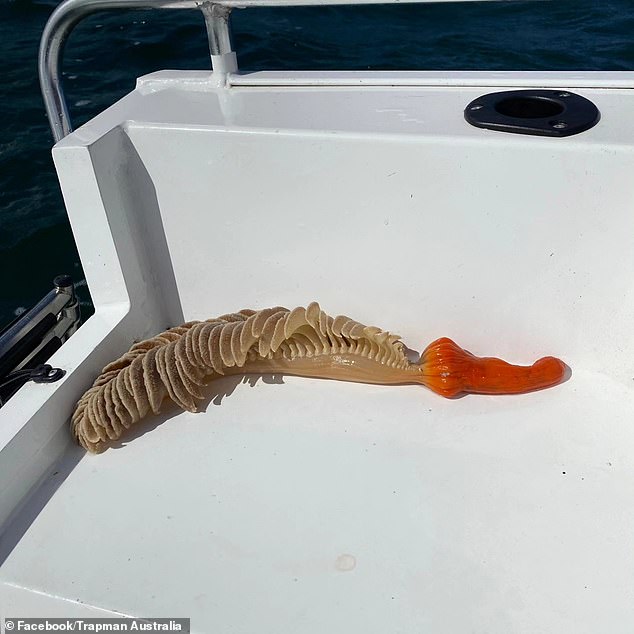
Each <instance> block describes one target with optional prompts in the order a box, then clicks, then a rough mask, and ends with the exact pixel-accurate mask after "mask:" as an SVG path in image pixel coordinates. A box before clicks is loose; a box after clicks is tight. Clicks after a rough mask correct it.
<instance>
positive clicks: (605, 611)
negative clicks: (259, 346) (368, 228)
mask: <svg viewBox="0 0 634 634" xmlns="http://www.w3.org/2000/svg"><path fill="white" fill-rule="evenodd" d="M270 383H271V382H270V381H266V380H262V378H259V379H258V380H257V381H255V384H254V385H253V384H252V385H248V384H240V379H239V378H235V379H223V380H221V381H219V382H218V383H217V385H215V386H213V388H214V390H213V391H214V392H217V396H216V397H215V398H214V399H213V400H212V401H211V402H209V403H208V404H207V407H206V411H205V412H204V413H199V414H189V413H177V412H176V411H174V410H172V411H170V412H168V413H166V415H165V416H161V417H159V418H158V419H157V420H155V421H151V422H149V423H148V424H147V425H142V426H141V427H140V429H139V430H138V433H137V434H133V436H135V437H133V439H131V440H129V441H128V442H126V443H124V444H122V446H121V447H120V448H115V449H111V450H109V451H107V452H106V453H104V454H102V455H99V456H89V455H82V452H81V451H80V450H74V449H73V450H69V451H68V453H67V454H66V456H65V459H64V460H63V461H62V463H61V464H60V465H59V467H58V469H59V470H58V471H57V472H56V473H55V474H54V475H51V476H50V478H49V479H48V481H47V482H46V483H45V485H44V490H47V491H48V493H50V495H51V497H50V499H49V500H46V499H45V498H43V499H42V500H41V501H40V502H41V503H43V502H44V501H46V504H45V505H44V506H43V508H41V509H38V514H37V517H36V518H35V519H34V521H33V523H32V524H31V526H30V527H29V528H28V530H27V531H26V534H25V535H24V536H23V537H22V539H21V540H20V542H19V544H18V545H17V546H16V547H15V548H14V549H13V551H12V552H11V554H10V555H9V557H8V559H7V560H6V562H5V564H4V566H3V567H2V571H1V578H2V582H3V583H4V584H5V591H7V592H9V594H8V596H9V598H10V600H11V601H12V602H13V613H20V612H26V611H27V606H28V610H31V605H32V603H31V597H30V593H32V592H36V593H41V594H42V595H45V596H47V597H50V601H43V602H42V603H41V605H42V607H41V610H42V615H48V616H51V615H52V611H53V613H57V612H58V613H59V615H60V616H63V615H64V614H66V615H67V614H68V610H69V605H68V603H67V602H71V603H73V605H72V611H73V613H74V614H78V615H81V614H84V615H88V614H90V615H93V616H94V615H95V614H99V613H100V611H101V610H104V611H108V612H109V613H117V614H118V613H123V614H126V615H135V616H143V615H146V614H157V613H160V614H162V615H171V616H189V617H190V618H191V623H192V631H194V632H200V633H208V632H229V631H231V632H244V633H247V632H256V631H257V632H263V633H264V632H270V633H271V634H272V633H274V632H290V631H300V632H304V633H312V632H314V633H318V632H325V631H333V632H335V631H336V632H341V631H364V632H377V633H378V632H386V631H387V632H396V631H402V632H413V631H434V632H456V631H467V630H473V631H502V629H503V628H502V629H501V628H500V624H501V623H502V624H505V627H507V628H508V629H507V631H515V632H538V631H562V632H563V631H571V630H572V629H574V630H575V631H576V632H588V633H590V632H597V631H606V630H607V631H610V632H625V631H626V630H627V627H626V624H627V623H631V622H632V619H634V607H632V602H631V601H629V597H631V596H632V592H634V560H632V558H631V557H629V556H628V554H627V553H628V552H629V553H631V552H632V547H633V546H634V544H633V543H632V542H633V540H634V537H633V536H632V531H631V530H630V529H631V526H632V524H633V523H634V509H633V508H632V505H631V504H630V500H631V499H632V497H633V496H634V478H632V475H633V473H634V458H633V457H632V452H631V451H630V450H629V448H630V447H631V446H632V445H633V444H634V428H633V426H632V423H631V421H632V420H634V400H633V399H632V395H631V388H630V387H629V386H626V385H619V384H616V383H614V382H613V381H610V380H609V379H608V378H606V377H602V376H600V375H597V374H584V372H583V371H581V372H579V373H575V374H574V375H573V377H572V379H571V380H570V381H568V382H567V383H565V384H563V385H561V386H559V387H557V388H554V389H552V390H548V391H544V392H541V393H535V394H529V395H523V396H518V397H509V398H491V397H484V396H469V397H465V398H462V399H459V400H445V399H442V398H440V397H438V396H436V395H434V394H432V393H431V392H429V391H427V390H425V389H424V388H420V387H416V386H411V387H410V386H405V387H393V388H385V387H376V386H367V385H356V384H345V383H337V382H332V381H311V380H307V379H301V378H294V377H285V378H284V379H283V381H279V380H273V381H272V384H270ZM220 401H221V404H220ZM47 495H48V494H47ZM62 598H63V600H62ZM29 614H30V615H33V614H32V612H30V613H29Z"/></svg>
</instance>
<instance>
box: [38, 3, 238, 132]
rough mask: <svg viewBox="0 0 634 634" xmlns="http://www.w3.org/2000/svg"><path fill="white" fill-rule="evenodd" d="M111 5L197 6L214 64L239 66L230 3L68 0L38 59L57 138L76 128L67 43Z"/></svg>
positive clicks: (47, 29) (227, 67)
mask: <svg viewBox="0 0 634 634" xmlns="http://www.w3.org/2000/svg"><path fill="white" fill-rule="evenodd" d="M112 9H198V10H200V11H202V13H203V16H204V18H205V24H206V26H207V36H208V39H209V53H210V55H211V61H212V68H214V70H216V71H218V72H227V71H232V70H236V69H237V65H236V63H235V54H234V53H233V52H232V50H231V35H230V31H229V13H230V11H231V8H230V7H228V6H225V5H223V4H218V3H211V2H197V1H196V0H65V2H62V3H61V4H60V5H59V6H58V7H57V8H56V9H55V11H53V13H52V14H51V17H50V18H49V20H48V22H47V23H46V27H45V28H44V32H43V34H42V39H41V41H40V53H39V60H38V71H39V76H40V88H41V90H42V97H43V98H44V106H45V108H46V114H47V115H48V120H49V124H50V126H51V131H52V133H53V137H54V139H55V141H56V142H57V141H59V140H60V139H63V138H64V137H65V136H66V135H68V134H70V133H71V132H72V130H73V128H72V124H71V119H70V114H69V112H68V106H67V105H66V98H65V95H64V88H63V86H62V70H61V64H62V55H63V51H64V45H65V43H66V41H67V39H68V36H69V35H70V33H71V31H72V30H73V29H74V28H75V26H77V24H78V23H79V22H81V21H82V20H83V19H85V18H86V17H88V16H89V15H92V14H93V13H97V12H99V11H107V10H112Z"/></svg>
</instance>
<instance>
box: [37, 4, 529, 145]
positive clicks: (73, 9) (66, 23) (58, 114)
mask: <svg viewBox="0 0 634 634" xmlns="http://www.w3.org/2000/svg"><path fill="white" fill-rule="evenodd" d="M458 1H465V0H64V1H63V2H62V3H61V4H60V5H59V6H58V7H57V8H56V9H55V11H53V13H52V14H51V17H50V18H49V20H48V22H47V24H46V27H45V28H44V32H43V34H42V39H41V41H40V53H39V64H38V70H39V75H40V87H41V90H42V96H43V98H44V105H45V107H46V113H47V115H48V120H49V124H50V126H51V131H52V132H53V137H54V138H55V141H56V142H57V141H59V140H60V139H63V138H64V137H65V136H66V135H68V134H70V132H72V129H73V128H72V124H71V120H70V115H69V113H68V107H67V105H66V98H65V96H64V89H63V86H62V81H61V78H62V73H61V63H62V54H63V51H64V44H65V43H66V40H67V39H68V36H69V35H70V33H71V31H72V30H73V28H75V26H76V25H77V24H78V23H79V22H81V21H82V20H83V19H84V18H86V17H88V16H90V15H92V14H93V13H97V12H99V11H107V10H112V9H198V10H199V11H201V12H202V14H203V16H204V18H205V25H206V27H207V36H208V39H209V53H210V56H211V64H212V69H213V71H214V73H217V74H218V75H219V78H222V75H223V74H225V75H226V73H229V72H235V71H236V70H237V62H236V56H235V53H234V52H233V50H232V46H231V33H230V27H229V14H230V12H231V9H232V8H234V7H235V8H246V7H281V6H307V5H341V4H392V3H400V4H405V3H423V2H458ZM466 1H474V2H483V1H488V0H466ZM494 1H500V0H494ZM534 1H540V0H534Z"/></svg>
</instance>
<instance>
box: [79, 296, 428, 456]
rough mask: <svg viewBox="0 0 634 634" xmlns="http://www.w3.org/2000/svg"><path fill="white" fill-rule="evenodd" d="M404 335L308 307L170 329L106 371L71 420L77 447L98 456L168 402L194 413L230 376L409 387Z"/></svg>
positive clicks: (134, 348) (240, 314) (243, 313)
mask: <svg viewBox="0 0 634 634" xmlns="http://www.w3.org/2000/svg"><path fill="white" fill-rule="evenodd" d="M417 368H418V366H414V365H412V364H410V362H409V361H408V359H407V357H406V356H405V352H404V346H403V344H402V342H401V341H400V338H399V337H398V335H394V334H391V333H389V332H385V331H382V330H381V329H380V328H376V327H372V326H365V325H363V324H361V323H359V322H357V321H355V320H353V319H350V318H349V317H345V316H339V317H336V318H333V317H330V316H329V315H327V314H326V313H325V312H324V311H322V310H321V308H320V307H319V305H318V304H317V303H316V302H313V303H311V304H310V305H309V306H308V307H307V308H303V307H298V308H295V309H294V310H288V309H286V308H282V307H279V306H277V307H274V308H267V309H264V310H260V311H253V310H242V311H240V312H238V313H231V314H228V315H223V316H222V317H218V318H217V319H211V320H208V321H203V322H189V323H186V324H183V325H182V326H178V327H176V328H171V329H169V330H167V331H166V332H163V333H161V334H159V335H157V336H156V337H153V338H152V339H149V340H147V341H143V342H140V343H137V344H135V345H133V346H132V348H131V349H130V350H129V351H128V352H127V353H126V354H124V355H123V356H122V357H121V358H120V359H118V360H117V361H114V362H113V363H111V364H109V365H108V366H106V367H105V368H104V369H103V371H102V373H101V375H100V376H99V377H98V378H97V379H96V381H95V382H94V384H93V386H92V387H91V388H90V389H89V390H88V391H87V392H86V393H85V394H84V395H83V396H82V398H81V399H80V400H79V402H78V403H77V406H76V409H75V411H74V413H73V415H72V419H71V428H72V432H73V434H74V436H75V438H76V439H77V440H78V442H79V443H80V444H81V445H82V446H83V447H85V448H86V449H87V450H89V451H91V452H95V453H97V452H99V451H102V450H103V449H105V448H106V447H107V446H108V443H110V442H112V441H115V440H117V439H119V438H120V437H121V436H122V435H123V433H124V432H125V430H126V429H128V428H129V427H130V426H131V425H133V424H134V423H136V422H138V421H139V420H141V419H142V418H143V417H145V416H146V415H147V414H149V413H150V411H151V412H152V413H154V414H157V413H158V412H159V410H160V407H161V403H162V402H163V400H164V399H165V398H169V399H171V400H172V401H174V402H175V403H176V404H177V405H179V406H180V407H182V408H183V409H186V410H188V411H191V412H195V411H197V407H196V403H197V401H200V400H202V399H204V397H205V395H204V390H203V386H204V385H205V384H206V383H207V382H208V381H209V380H210V379H212V378H214V377H216V376H222V375H225V374H236V373H245V374H246V373H249V372H276V371H277V372H284V373H288V374H299V375H302V376H313V377H324V378H337V379H343V380H352V381H365V382H370V383H401V382H406V381H407V380H408V378H409V377H410V375H411V373H412V370H415V369H417Z"/></svg>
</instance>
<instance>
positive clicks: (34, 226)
mask: <svg viewBox="0 0 634 634" xmlns="http://www.w3.org/2000/svg"><path fill="white" fill-rule="evenodd" d="M56 4H57V2H54V1H50V0H9V1H7V0H0V42H2V51H3V54H2V55H1V56H0V83H1V86H2V97H3V98H2V101H1V113H2V126H1V127H0V272H1V273H0V275H1V279H2V285H1V286H0V288H1V291H0V327H1V325H2V324H3V323H5V322H7V321H8V320H10V319H12V318H13V317H14V316H15V315H16V314H18V313H19V312H20V311H22V310H24V308H26V307H29V306H30V305H32V304H33V303H34V302H35V301H37V299H39V298H40V297H41V296H42V295H43V294H44V293H46V292H47V291H48V290H49V289H50V287H51V280H52V278H53V277H54V276H55V275H56V274H59V273H62V272H67V273H71V274H72V275H73V276H74V277H75V279H76V280H83V274H82V270H81V265H80V262H79V258H78V256H77V252H76V249H75V245H74V242H73V238H72V234H71V231H70V228H69V226H68V222H67V220H66V214H65V211H64V206H63V201H62V198H61V194H60V191H59V186H58V183H57V179H56V176H55V172H54V169H53V164H52V160H51V155H50V148H51V145H52V139H51V135H50V131H49V128H48V123H47V120H46V115H45V113H44V108H43V105H42V101H41V97H40V92H39V85H38V80H37V49H38V43H39V37H40V34H41V32H42V29H43V27H44V24H45V22H46V20H47V18H48V16H49V15H50V13H51V11H52V10H53V9H54V8H55V6H56ZM233 33H234V43H235V47H236V50H237V51H238V60H239V64H240V67H241V69H249V70H260V69H278V70H281V69H315V70H317V69H335V68H338V69H348V70H357V69H386V70H388V69H411V70H414V69H421V70H423V69H433V70H450V69H451V70H458V69H495V70H542V69H550V70H634V2H633V1H632V0H560V1H558V0H546V1H510V2H503V3H502V2H482V3H479V2H462V3H442V4H422V5H399V4H397V5H377V6H365V7H364V6H357V7H352V6H344V7H322V8H315V7H309V8H283V9H281V8H277V9H268V8H255V9H249V10H236V11H234V13H233ZM163 68H172V69H183V68H192V69H207V68H209V60H208V49H207V40H206V35H205V30H204V25H203V22H202V18H201V16H200V14H199V13H198V12H197V11H125V12H116V13H102V14H98V15H95V16H93V17H91V18H90V19H88V20H86V21H85V22H84V23H82V24H81V25H80V26H79V27H77V29H76V30H75V31H74V33H73V34H72V37H71V38H70V41H69V43H68V45H67V47H66V52H65V60H64V82H65V88H66V93H67V98H68V102H69V106H70V110H71V114H72V117H73V121H74V123H75V125H78V124H80V123H82V122H84V121H86V120H88V119H89V118H90V117H92V116H93V115H94V114H96V113H97V112H99V111H100V110H102V109H103V108H105V107H107V106H108V105H110V104H111V103H113V102H114V101H115V100H117V99H118V98H120V97H121V96H122V95H124V94H125V93H126V92H128V91H130V90H131V89H132V88H133V87H134V82H135V78H136V77H137V76H139V75H143V74H146V73H149V72H152V71H155V70H159V69H163ZM80 295H81V299H82V304H83V309H84V313H85V314H87V313H88V312H90V310H91V307H90V299H89V295H88V291H87V289H86V288H85V282H84V283H83V285H82V286H81V287H80Z"/></svg>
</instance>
